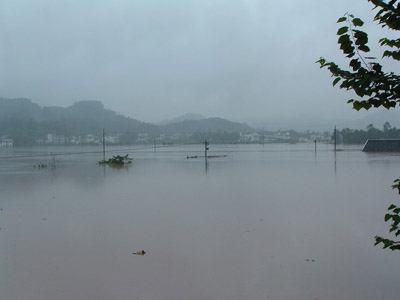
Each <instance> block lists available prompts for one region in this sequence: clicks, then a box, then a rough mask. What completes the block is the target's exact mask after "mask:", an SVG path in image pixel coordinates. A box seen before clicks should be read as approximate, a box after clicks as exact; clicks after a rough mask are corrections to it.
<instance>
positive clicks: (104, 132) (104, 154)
mask: <svg viewBox="0 0 400 300" xmlns="http://www.w3.org/2000/svg"><path fill="white" fill-rule="evenodd" d="M103 161H106V130H105V129H104V128H103Z"/></svg>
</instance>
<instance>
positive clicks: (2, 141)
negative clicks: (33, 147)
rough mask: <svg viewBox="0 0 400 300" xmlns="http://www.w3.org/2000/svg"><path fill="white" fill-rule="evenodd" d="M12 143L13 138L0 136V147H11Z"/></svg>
mask: <svg viewBox="0 0 400 300" xmlns="http://www.w3.org/2000/svg"><path fill="white" fill-rule="evenodd" d="M13 145H14V141H13V139H10V138H6V137H1V138H0V147H12V146H13Z"/></svg>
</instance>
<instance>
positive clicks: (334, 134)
mask: <svg viewBox="0 0 400 300" xmlns="http://www.w3.org/2000/svg"><path fill="white" fill-rule="evenodd" d="M333 141H334V145H335V149H334V150H335V152H336V143H337V140H336V125H335V129H334V130H333Z"/></svg>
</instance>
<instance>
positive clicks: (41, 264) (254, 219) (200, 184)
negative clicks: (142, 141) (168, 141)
mask: <svg viewBox="0 0 400 300" xmlns="http://www.w3.org/2000/svg"><path fill="white" fill-rule="evenodd" d="M203 148H204V146H203V145H190V146H174V147H164V148H158V149H156V152H154V150H153V149H152V148H151V147H136V148H133V147H131V148H129V147H119V148H108V150H114V152H108V153H107V154H106V156H107V157H109V156H111V155H115V154H123V155H124V154H126V153H129V155H130V156H131V157H133V159H134V160H133V164H132V165H131V166H130V167H127V168H121V169H116V168H111V167H108V166H106V167H103V166H99V165H97V164H96V162H97V161H99V160H101V159H102V158H103V157H102V153H100V151H101V147H81V148H73V147H65V148H64V147H54V148H8V149H6V148H0V157H1V158H0V228H1V229H0V291H1V292H0V294H1V296H0V298H1V299H5V300H111V299H112V300H128V299H129V300H132V299H144V300H178V299H191V300H203V299H213V300H214V299H215V300H228V299H229V300H241V299H254V300H258V299H279V300H285V299H296V300H303V299H304V300H310V299H320V300H322V299H326V300H331V299H332V300H336V299H351V300H355V299H360V300H361V299H363V300H368V299H371V300H372V299H398V295H399V292H400V285H399V282H398V278H399V274H400V253H399V252H392V251H390V250H383V249H381V247H380V246H376V247H374V246H373V244H374V236H375V235H383V236H386V237H389V236H390V235H389V224H387V223H385V222H384V214H385V213H386V209H387V207H388V206H389V205H390V204H391V203H395V204H398V203H399V202H398V201H399V199H400V198H399V196H398V195H397V194H396V192H395V191H394V190H392V189H391V185H392V181H393V180H394V179H395V178H397V177H398V176H399V169H400V156H399V155H397V154H366V153H363V152H361V151H359V149H358V148H350V149H344V151H340V152H337V153H336V155H335V153H334V152H333V151H332V146H331V145H318V149H317V152H316V153H315V152H314V145H313V144H303V145H301V144H298V145H285V144H281V145H265V146H264V147H263V146H262V145H210V148H211V149H210V153H209V154H210V155H227V156H226V157H219V158H213V159H209V161H208V168H206V165H205V162H204V158H197V159H187V156H194V155H199V156H200V155H203ZM116 150H120V152H116ZM78 152H80V154H78ZM85 152H93V153H85ZM50 153H52V154H53V156H41V155H42V154H50ZM58 154H62V155H58ZM39 163H44V164H47V167H46V168H38V167H37V165H38V164H39ZM139 250H145V251H147V253H146V254H145V255H144V256H138V255H134V254H132V253H133V252H136V251H139Z"/></svg>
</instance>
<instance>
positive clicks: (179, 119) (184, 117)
mask: <svg viewBox="0 0 400 300" xmlns="http://www.w3.org/2000/svg"><path fill="white" fill-rule="evenodd" d="M202 119H205V117H204V116H202V115H199V114H193V113H187V114H184V115H182V116H179V117H176V118H173V119H170V120H165V121H161V122H160V123H158V125H168V124H172V123H179V122H183V121H197V120H202Z"/></svg>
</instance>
